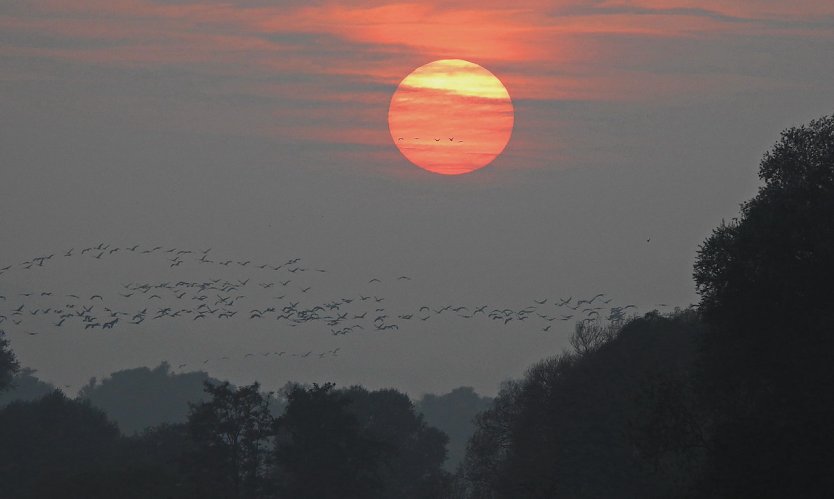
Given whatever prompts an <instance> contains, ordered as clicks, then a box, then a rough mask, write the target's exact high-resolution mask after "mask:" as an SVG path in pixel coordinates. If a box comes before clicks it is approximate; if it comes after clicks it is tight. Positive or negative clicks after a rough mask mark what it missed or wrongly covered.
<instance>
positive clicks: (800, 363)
mask: <svg viewBox="0 0 834 499" xmlns="http://www.w3.org/2000/svg"><path fill="white" fill-rule="evenodd" d="M759 176H760V178H761V179H762V180H763V182H764V185H763V186H762V187H761V188H760V189H759V192H758V194H757V195H756V197H755V198H753V199H752V200H750V201H748V202H747V203H745V204H744V205H742V209H741V215H740V217H739V218H738V219H736V220H733V221H732V222H730V223H725V224H722V225H721V226H720V227H718V228H717V229H716V230H715V231H714V232H713V234H712V235H711V236H710V237H709V238H708V239H707V240H706V241H705V242H704V244H703V245H702V246H701V248H700V251H699V254H698V260H697V263H696V265H695V282H696V284H697V287H698V291H699V293H700V294H701V299H702V300H701V310H702V311H703V314H704V317H705V318H706V320H707V321H708V322H709V324H710V326H711V328H710V333H709V334H708V335H707V337H706V338H705V342H704V355H703V370H702V372H701V375H700V377H699V390H700V400H701V403H702V404H703V405H704V407H706V408H708V409H709V411H710V413H711V415H712V418H713V421H712V431H711V433H710V437H709V444H710V449H711V452H710V463H711V466H710V468H709V471H710V473H709V474H708V475H706V476H705V480H704V485H705V487H707V491H709V492H710V493H713V494H715V495H718V496H723V497H819V494H820V493H822V491H829V492H830V491H831V490H834V475H832V474H831V473H830V470H829V468H830V464H831V463H832V462H834V390H832V386H834V362H832V359H834V335H832V334H831V323H832V319H834V307H832V303H834V288H832V286H831V283H832V282H834V117H827V118H823V119H820V120H818V121H814V122H811V123H810V124H809V125H807V126H802V127H799V128H792V129H789V130H787V131H785V132H783V134H782V138H781V140H780V141H779V142H778V143H777V144H776V145H775V146H774V147H773V149H772V150H771V151H769V152H768V153H767V154H766V155H765V156H764V159H763V160H762V163H761V167H760V170H759Z"/></svg>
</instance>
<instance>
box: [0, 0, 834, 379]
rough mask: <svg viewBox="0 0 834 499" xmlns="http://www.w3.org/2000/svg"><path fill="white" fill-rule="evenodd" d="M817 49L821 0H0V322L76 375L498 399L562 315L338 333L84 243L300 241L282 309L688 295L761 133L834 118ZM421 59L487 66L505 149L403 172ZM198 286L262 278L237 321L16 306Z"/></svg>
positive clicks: (831, 46) (41, 360)
mask: <svg viewBox="0 0 834 499" xmlns="http://www.w3.org/2000/svg"><path fill="white" fill-rule="evenodd" d="M728 3H729V4H731V5H727V4H728ZM832 53H834V3H832V2H830V1H828V0H813V1H795V2H783V1H772V0H759V1H752V0H745V1H735V2H721V1H717V0H715V1H712V0H702V1H697V2H696V1H692V0H644V1H621V2H608V1H593V2H592V1H588V2H580V1H564V2H557V1H551V2H546V1H523V0H520V1H516V2H504V1H502V2H497V1H491V0H479V1H477V2H475V1H463V2H426V1H423V2H419V3H395V2H384V1H347V2H329V1H318V2H316V1H287V2H282V1H242V2H233V1H230V0H224V1H217V2H214V1H200V2H196V1H193V2H191V1H186V0H182V1H148V0H89V1H87V0H80V1H73V2H67V1H63V0H27V1H25V2H24V1H4V2H0V114H2V117H3V119H2V120H0V213H2V215H1V216H0V231H2V234H3V239H2V241H3V243H2V245H0V268H2V267H5V266H6V265H12V268H11V269H9V270H8V271H5V272H3V273H2V275H0V295H3V296H5V297H6V300H5V301H3V300H0V314H2V315H5V316H6V317H7V319H6V321H5V322H3V323H2V324H0V328H2V329H5V330H6V332H7V334H8V336H9V337H10V338H11V340H12V346H13V348H14V349H15V351H16V352H17V354H18V356H19V357H20V359H21V361H22V362H23V363H24V364H26V365H28V366H31V367H33V368H36V369H38V370H39V374H40V375H41V376H42V377H44V378H45V379H47V380H50V381H53V382H56V383H58V384H65V383H66V384H70V385H72V386H73V387H77V386H79V385H80V384H82V383H84V382H85V381H86V380H87V379H88V378H89V377H90V376H102V375H105V374H107V373H109V372H111V371H113V370H116V369H120V368H126V367H134V366H137V365H155V364H157V363H159V362H160V361H162V360H168V361H169V362H171V363H172V364H174V365H175V366H176V365H179V364H183V363H184V364H187V365H188V366H187V367H186V370H188V369H198V368H203V369H206V370H208V372H209V373H210V374H212V375H214V376H218V377H226V378H229V379H231V380H233V381H236V382H248V381H251V380H254V379H257V380H260V381H262V382H263V384H264V385H266V386H267V387H268V388H276V387H278V386H280V385H283V384H284V382H286V381H287V380H298V381H328V380H332V381H336V382H337V383H339V384H348V383H362V384H365V385H366V386H369V387H371V388H377V387H381V386H397V387H400V388H402V389H404V390H407V391H408V392H409V393H411V394H414V395H419V394H420V393H422V392H426V391H435V392H437V391H444V390H448V389H449V388H452V387H455V386H459V385H472V386H474V387H476V389H478V390H479V391H481V392H484V393H494V392H495V391H496V390H497V388H498V385H499V383H500V381H501V380H502V379H506V378H508V377H516V376H519V375H521V373H522V372H523V370H524V368H525V367H527V366H528V365H529V364H530V363H532V362H534V361H536V360H538V359H540V358H542V357H543V356H546V355H549V354H552V353H556V352H558V351H560V350H561V349H562V348H564V347H565V346H566V345H567V338H568V337H569V335H570V333H571V331H572V328H573V324H574V322H573V321H572V320H566V321H562V320H556V321H554V322H553V323H552V324H553V326H552V328H551V329H550V330H548V331H543V330H542V329H543V328H544V327H546V324H544V323H542V321H540V320H538V319H536V318H535V316H533V317H532V318H531V319H530V320H529V321H516V322H510V323H509V324H507V325H504V324H503V321H495V320H490V319H488V318H484V317H483V316H480V317H478V318H477V319H466V318H460V317H456V316H455V315H450V314H448V313H447V314H441V315H437V316H435V317H432V319H431V320H427V321H416V320H413V319H412V320H403V321H399V326H400V328H399V329H398V330H387V331H373V330H356V331H354V332H353V333H351V334H346V335H338V336H334V335H332V334H331V332H330V330H331V328H330V327H328V326H327V325H326V324H324V323H323V321H318V322H317V323H314V324H313V323H311V324H307V325H300V326H298V327H296V328H292V327H287V324H284V323H282V322H280V321H277V320H272V321H270V322H265V321H258V320H250V319H248V316H247V315H248V312H249V310H250V308H255V307H256V306H258V307H260V306H261V305H262V304H265V301H267V300H268V299H271V298H272V297H274V296H275V295H277V294H278V293H277V292H276V293H275V294H271V291H272V288H260V289H259V288H258V287H257V286H255V283H264V284H267V285H268V284H269V282H270V281H276V280H277V277H275V276H277V275H278V274H279V273H280V272H277V271H276V273H275V274H268V273H267V274H264V273H263V272H261V273H258V272H257V271H256V270H257V269H253V268H252V267H251V266H247V267H242V266H237V267H236V265H237V264H233V265H231V266H228V267H222V268H219V267H218V266H217V265H214V266H208V265H204V264H198V263H196V262H194V261H193V260H194V258H193V257H192V258H191V259H190V260H189V261H187V262H186V263H185V264H183V265H179V266H177V267H173V268H172V267H170V264H169V263H168V260H166V257H164V256H162V255H156V254H153V255H144V256H143V255H139V254H130V255H129V254H127V253H125V251H124V250H122V251H121V252H119V253H116V254H114V255H113V256H112V257H111V258H109V259H108V258H103V259H100V260H99V259H94V258H90V257H89V254H87V255H85V256H84V257H82V256H80V255H78V254H77V253H79V252H80V250H81V249H83V248H85V247H89V246H93V245H98V244H99V242H104V243H105V244H111V245H112V247H121V248H124V247H126V246H133V245H134V244H140V245H141V246H140V249H146V248H152V247H154V246H157V245H161V246H164V247H165V248H166V249H168V248H179V249H183V248H184V249H190V250H195V251H196V250H198V249H206V248H212V250H211V252H210V253H209V255H211V256H212V257H213V258H216V259H218V260H220V259H223V258H225V257H228V258H229V259H234V260H236V261H245V260H252V261H253V262H255V263H257V262H264V263H266V262H275V263H283V262H285V261H286V260H288V259H290V258H295V257H301V258H302V261H301V263H303V264H304V265H305V266H309V268H310V269H314V268H320V269H326V270H327V272H324V273H317V272H313V271H310V272H307V273H306V275H305V276H303V277H301V276H292V277H293V279H294V280H295V282H293V283H291V284H290V285H288V286H286V287H285V288H286V292H284V293H283V294H285V295H286V297H285V298H286V300H296V299H298V300H302V301H303V303H307V304H310V305H312V304H313V303H318V302H321V303H324V302H326V301H328V300H331V299H333V298H335V297H353V298H356V297H357V296H358V295H359V294H365V295H374V296H379V297H384V298H385V301H384V308H385V309H386V313H387V314H388V315H396V314H397V313H408V312H409V311H412V312H414V311H416V310H417V309H418V308H419V307H420V306H422V305H424V304H426V305H431V306H432V307H437V308H440V307H442V306H443V305H446V304H452V305H465V306H468V307H470V310H471V308H474V307H475V306H480V305H489V307H490V309H491V308H505V307H510V308H514V309H521V308H524V307H526V306H529V305H531V304H533V300H541V299H543V298H548V299H549V301H548V303H547V304H546V305H542V308H541V309H537V312H541V313H543V315H547V314H551V313H553V312H555V310H554V309H547V310H545V308H544V307H546V306H552V303H553V300H555V299H557V298H558V297H563V298H567V297H570V296H573V297H575V299H576V298H579V297H590V296H593V295H594V294H596V293H603V292H604V293H606V294H607V297H610V298H612V300H613V301H612V303H611V305H614V304H615V303H616V304H619V305H625V304H630V303H634V304H637V305H638V306H639V307H640V309H641V310H642V311H646V310H650V309H652V308H654V307H655V306H656V304H658V303H666V304H669V305H682V306H686V305H688V304H690V303H694V302H695V301H696V299H697V297H696V295H695V293H694V286H693V284H692V280H691V268H692V262H693V259H694V256H695V253H696V250H697V246H698V244H699V243H700V242H701V241H702V240H703V239H704V238H705V237H706V236H707V235H708V233H709V231H710V230H711V229H712V228H713V227H714V226H716V225H717V224H718V223H719V222H720V221H721V219H722V218H729V217H732V216H734V215H735V214H736V213H737V210H738V204H739V203H740V202H742V201H743V200H745V199H747V198H749V197H751V196H752V195H753V194H754V192H755V189H756V188H757V185H758V182H757V179H756V176H755V174H756V169H757V166H758V161H759V159H760V158H761V155H762V154H763V152H764V151H765V150H767V148H768V147H770V145H771V144H773V143H774V142H775V141H776V140H777V139H778V136H779V132H780V131H781V130H782V129H784V128H786V127H789V126H793V125H797V124H801V123H803V122H806V121H808V120H810V119H813V118H815V117H818V116H820V115H823V114H828V113H831V112H832V109H834V84H832V82H834V64H832V63H831V61H832V58H831V54H832ZM437 59H466V60H469V61H472V62H475V63H478V64H480V65H482V66H483V67H485V68H487V69H488V70H490V71H491V72H492V73H494V74H495V75H496V76H498V77H499V78H500V79H501V80H502V81H503V83H504V84H505V86H506V88H507V90H508V91H509V94H510V96H511V98H512V100H513V104H514V106H515V128H514V131H513V135H512V138H511V140H510V143H509V145H508V146H507V149H506V150H505V152H504V154H503V155H501V156H500V157H499V158H498V159H497V160H496V161H495V162H493V163H492V164H491V165H489V166H488V167H486V168H483V169H481V170H478V171H477V172H474V173H472V174H468V175H462V176H456V177H448V176H441V175H436V174H432V173H429V172H426V171H423V170H421V169H419V168H417V167H415V166H413V165H411V164H410V163H409V162H408V161H407V160H406V159H404V158H403V157H402V155H401V154H400V153H399V152H398V150H397V148H396V147H395V145H394V144H393V143H392V141H391V137H390V134H389V132H388V125H387V113H388V105H389V102H390V99H391V96H392V94H393V93H394V91H395V89H396V85H397V83H398V82H399V81H400V80H401V79H402V78H403V77H404V76H406V75H407V74H408V73H410V72H411V71H412V70H414V69H415V68H417V67H419V66H421V65H423V64H426V63H428V62H431V61H433V60H437ZM647 239H650V241H648V242H647ZM70 248H75V253H73V256H71V257H63V252H64V251H67V250H69V249H70ZM51 253H56V256H55V257H54V259H53V260H51V261H50V262H49V264H48V265H44V266H42V267H40V266H37V265H36V266H34V267H33V268H30V269H26V268H25V267H24V266H21V265H20V264H21V263H23V262H26V261H31V258H33V257H35V256H39V255H43V256H47V255H49V254H51ZM108 256H109V255H108ZM169 256H170V255H169ZM186 256H190V255H186ZM255 263H253V264H252V265H254V264H255ZM400 275H407V276H410V277H411V280H410V281H406V280H397V279H396V278H397V277H398V276H400ZM281 276H282V279H283V276H284V274H281ZM374 277H378V278H380V279H381V280H382V282H381V283H369V282H368V281H369V280H370V279H371V278H374ZM212 278H216V279H224V280H233V279H241V280H245V279H246V278H252V279H253V280H252V283H251V284H249V285H248V286H249V287H248V288H246V290H245V292H243V291H242V292H241V293H240V294H243V295H246V297H245V298H242V299H240V302H239V303H237V304H236V305H235V309H239V310H240V311H241V312H240V316H239V317H236V318H233V319H231V320H218V319H215V318H211V320H205V321H195V320H192V319H191V318H187V319H170V320H168V319H160V320H158V321H156V322H154V321H151V320H148V321H147V322H146V323H144V324H143V325H141V326H132V325H126V324H124V323H125V322H126V320H127V319H124V320H123V321H122V324H120V325H119V327H117V328H114V329H112V330H101V329H93V330H84V329H83V326H82V324H81V322H71V323H67V325H66V326H61V327H55V326H52V325H51V324H52V323H53V322H55V321H56V320H57V319H56V318H55V317H50V318H48V319H44V318H43V315H38V314H35V315H32V312H33V311H34V310H35V309H38V308H43V307H52V306H57V307H61V308H63V307H64V306H65V304H66V303H67V302H68V300H69V298H65V295H66V294H79V295H82V296H84V298H85V299H86V298H89V296H86V295H91V294H93V293H100V294H102V295H103V296H104V298H105V301H106V303H98V302H97V303H96V306H97V307H98V308H97V310H98V311H101V310H102V309H103V307H105V306H108V307H110V308H111V309H116V310H118V309H119V308H118V307H121V309H123V310H130V311H131V312H133V311H135V310H136V309H139V308H142V307H144V306H146V304H143V303H144V302H143V301H142V300H145V302H147V299H146V298H144V297H133V298H121V297H119V296H118V293H126V289H127V288H123V287H122V285H123V284H125V283H131V282H133V283H136V282H145V281H147V282H157V283H159V282H165V281H171V282H177V281H180V280H187V281H199V282H202V281H205V280H208V279H212ZM307 285H310V286H312V290H310V291H309V292H306V293H302V292H301V289H303V287H306V286H307ZM278 286H280V284H278ZM375 286H376V287H375ZM42 292H52V293H53V296H39V295H40V293H42ZM21 293H35V295H33V296H30V297H26V296H20V294H21ZM59 295H61V298H59ZM213 298H214V297H213V296H212V299H213ZM50 300H52V301H50ZM130 300H133V301H130ZM164 300H167V302H166V304H167V306H173V305H172V304H176V302H175V301H174V300H173V299H170V298H168V297H165V298H164ZM164 300H163V301H164ZM20 305H24V306H25V309H24V310H25V312H28V315H25V314H24V315H23V316H22V317H23V319H25V320H23V319H18V320H21V321H22V322H21V324H14V323H13V322H12V316H11V312H12V311H13V310H14V309H16V308H17V307H18V306H20ZM149 306H150V307H151V312H149V313H153V312H154V311H155V310H156V309H158V308H161V307H162V306H164V305H163V304H162V303H153V302H151V303H150V305H149ZM352 306H353V309H352V310H353V311H352V312H351V313H352V314H353V313H359V312H360V308H359V306H358V305H357V304H353V305H352ZM363 306H364V305H363ZM114 307H115V308H114ZM279 308H280V307H279ZM373 311H374V310H373V308H372V309H371V313H373ZM463 313H466V311H463ZM243 316H247V317H243ZM366 325H367V323H366ZM27 333H37V334H27ZM336 348H339V349H340V350H339V352H338V355H337V356H332V355H330V356H327V357H326V358H317V356H311V357H308V358H306V359H301V358H298V357H295V358H292V357H288V355H289V354H290V352H295V353H304V352H307V351H315V352H326V351H330V350H332V349H336ZM276 350H284V351H286V352H288V354H287V356H285V357H283V358H280V359H277V358H272V357H269V356H268V357H261V358H257V357H256V356H250V357H245V354H246V353H261V352H270V351H276ZM221 357H229V359H228V360H225V359H224V360H220V358H221ZM207 359H210V362H208V363H206V364H203V362H204V361H205V360H207Z"/></svg>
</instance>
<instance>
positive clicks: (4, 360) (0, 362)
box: [0, 329, 20, 392]
mask: <svg viewBox="0 0 834 499" xmlns="http://www.w3.org/2000/svg"><path fill="white" fill-rule="evenodd" d="M18 369H20V365H19V364H18V363H17V358H16V357H15V356H14V352H12V350H11V348H9V340H7V339H6V332H5V331H3V330H2V329H0V392H2V391H3V390H6V389H7V388H8V387H9V385H11V383H12V378H14V375H15V374H16V373H17V371H18Z"/></svg>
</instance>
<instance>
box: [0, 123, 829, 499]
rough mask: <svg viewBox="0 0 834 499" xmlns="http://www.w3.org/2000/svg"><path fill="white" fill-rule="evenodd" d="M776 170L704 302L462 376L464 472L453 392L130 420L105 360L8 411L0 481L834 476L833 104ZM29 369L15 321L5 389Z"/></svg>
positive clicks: (542, 492) (316, 491) (246, 393)
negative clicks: (18, 353)
mask: <svg viewBox="0 0 834 499" xmlns="http://www.w3.org/2000/svg"><path fill="white" fill-rule="evenodd" d="M759 176H760V178H761V180H762V186H761V187H760V189H759V192H758V194H757V195H756V196H755V197H754V198H753V199H751V200H749V201H747V202H745V203H744V204H742V206H741V213H740V214H739V216H738V217H737V218H734V219H733V220H731V221H729V222H722V223H721V225H720V226H718V227H717V228H716V229H715V230H714V231H713V233H712V234H711V235H710V236H709V237H708V238H707V239H706V241H705V242H704V243H703V244H702V245H701V247H700V248H699V250H698V255H697V259H696V262H695V266H694V284H695V286H696V289H697V291H698V293H699V295H700V297H701V301H700V303H699V305H698V306H697V307H693V308H690V309H686V310H678V311H676V312H675V313H673V314H668V315H660V314H658V313H656V312H653V313H649V314H646V315H644V316H642V317H636V318H632V319H630V320H627V321H624V322H620V323H601V322H588V321H584V322H580V323H579V324H577V326H576V331H575V333H574V335H573V337H572V339H571V347H572V348H571V350H570V351H567V352H563V353H561V354H559V355H556V356H553V357H551V358H548V359H545V360H542V361H541V362H539V363H537V364H536V365H534V366H532V367H531V368H530V369H529V370H528V371H527V373H526V374H525V376H524V377H523V378H522V379H520V380H516V381H509V382H506V383H505V384H504V385H503V387H502V389H501V391H500V393H499V395H498V396H497V397H496V398H495V399H494V400H493V401H484V400H483V399H480V398H479V397H477V396H476V395H475V394H474V393H472V392H471V391H470V392H467V393H464V394H463V395H462V396H463V398H462V399H461V400H468V401H469V402H470V405H469V407H470V408H471V407H472V406H474V405H477V404H480V403H482V404H483V406H482V407H480V408H479V409H482V410H480V411H479V412H478V414H477V416H475V417H474V434H472V436H471V438H469V439H468V443H467V444H466V446H465V453H464V451H463V445H462V444H459V446H458V450H457V452H459V453H460V455H463V459H462V462H461V464H460V466H458V467H457V469H456V470H455V471H454V472H453V473H451V472H450V471H449V470H446V469H444V467H443V463H444V459H445V458H446V455H447V453H448V452H449V450H448V449H449V447H448V437H447V436H446V435H445V434H444V433H443V432H442V431H440V430H438V429H436V428H434V427H433V426H431V425H430V424H429V422H428V419H429V416H428V415H429V414H433V416H432V417H436V418H438V420H442V419H443V416H442V415H443V414H444V413H445V412H447V411H449V410H451V409H450V407H452V406H451V405H444V404H445V402H446V401H444V400H441V398H434V399H432V398H428V399H424V401H423V402H424V403H423V404H422V405H424V406H425V410H424V411H423V412H424V413H425V414H426V415H425V416H424V415H423V412H421V411H419V410H417V406H415V404H412V403H411V401H410V400H409V399H408V397H406V396H405V395H404V394H402V393H399V392H397V391H395V390H379V391H368V390H366V389H364V388H361V387H350V388H347V389H336V387H334V386H333V385H332V384H324V385H312V386H302V385H290V386H288V387H287V388H286V389H285V390H283V392H282V397H279V399H276V398H275V397H273V396H271V395H270V394H264V393H262V392H261V391H260V389H259V386H258V385H257V384H254V385H250V386H244V387H233V386H231V385H229V384H228V383H221V382H218V381H216V380H210V379H202V380H200V383H201V384H202V389H203V390H204V391H205V393H204V394H203V395H201V397H202V398H201V399H200V400H199V401H197V402H194V403H192V404H191V405H190V406H188V407H187V408H186V409H185V412H184V413H183V414H180V415H179V416H178V417H182V418H184V419H183V422H181V423H176V424H162V425H157V426H153V427H152V428H151V429H149V430H146V431H144V432H142V433H139V434H135V435H133V436H123V435H122V434H121V433H120V432H119V431H118V429H117V428H116V426H115V425H114V423H112V422H110V421H109V420H108V419H107V417H106V416H105V414H104V413H103V412H102V411H101V410H99V409H96V408H94V406H93V405H92V404H91V402H90V400H94V399H95V398H96V397H99V401H102V400H106V399H107V396H109V397H115V394H117V393H118V390H111V389H110V388H107V389H105V388H104V387H105V385H107V383H112V382H113V381H109V382H108V381H105V382H102V383H101V384H98V383H96V382H93V383H91V385H90V386H89V387H87V388H85V390H82V392H84V394H85V396H86V397H87V398H80V399H78V400H70V399H67V398H66V397H65V396H63V395H62V394H61V393H60V392H52V393H50V394H48V395H47V396H45V397H42V398H36V399H35V400H33V401H29V402H15V403H12V404H10V405H8V406H7V407H6V408H5V409H3V410H2V411H0V492H2V494H0V495H2V496H3V497H88V498H95V497H177V498H180V497H181V498H190V497H205V498H214V497H218V498H219V497H225V498H302V499H303V498H320V499H321V498H325V499H326V498H331V497H332V498H336V497H338V498H454V499H503V498H507V499H519V498H523V499H527V498H530V499H533V498H542V499H544V498H553V499H557V498H571V499H575V498H589V499H590V498H620V497H624V498H632V497H633V498H638V497H639V498H728V499H730V498H748V497H749V498H771V497H773V498H785V497H801V498H817V497H820V498H822V497H830V496H831V491H832V490H834V474H832V473H831V472H830V469H831V465H832V464H834V334H832V333H834V331H832V326H831V325H832V324H834V317H832V316H833V315H834V287H832V283H834V116H832V117H825V118H822V119H820V120H817V121H813V122H811V123H810V124H808V125H806V126H802V127H798V128H792V129H789V130H787V131H785V132H783V134H782V137H781V139H780V141H779V142H778V143H777V144H776V145H775V146H774V147H773V148H772V149H771V150H770V151H768V152H767V153H766V154H765V156H764V158H763V160H762V162H761V166H760V170H759ZM17 369H18V366H17V364H16V361H15V359H14V356H13V355H12V354H11V352H10V351H9V349H8V345H7V344H6V343H5V342H4V340H2V338H1V337H0V388H2V387H3V386H4V385H7V384H8V383H9V382H10V381H12V379H13V377H12V374H13V373H14V372H15V371H16V370H17ZM114 379H115V378H114ZM114 386H115V385H112V386H111V388H112V387H114ZM106 394H110V395H107V396H105V395H106ZM458 395H461V394H458ZM276 400H281V402H280V403H281V408H280V410H276V409H275V407H274V406H273V404H274V403H275V402H276ZM452 412H454V411H452ZM474 412H475V411H473V413H474ZM135 424H136V425H143V424H148V421H141V422H135ZM463 426H464V427H465V426H466V425H463ZM453 427H454V425H449V428H453ZM470 428H471V427H470ZM453 431H454V430H453Z"/></svg>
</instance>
